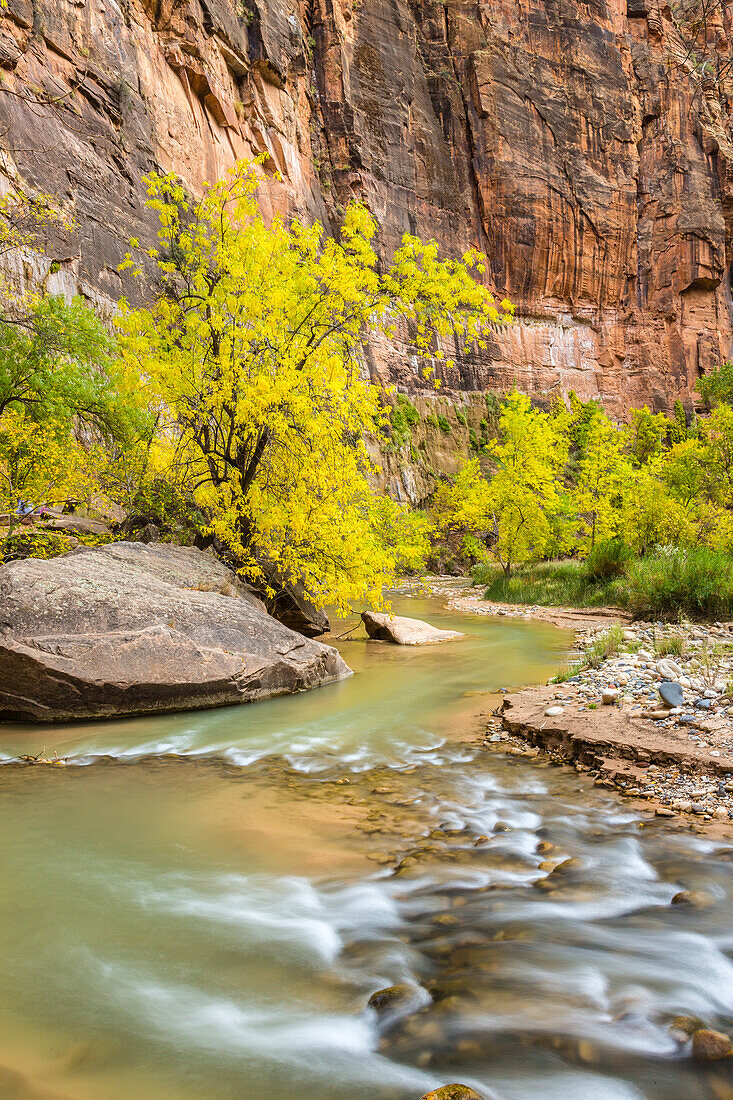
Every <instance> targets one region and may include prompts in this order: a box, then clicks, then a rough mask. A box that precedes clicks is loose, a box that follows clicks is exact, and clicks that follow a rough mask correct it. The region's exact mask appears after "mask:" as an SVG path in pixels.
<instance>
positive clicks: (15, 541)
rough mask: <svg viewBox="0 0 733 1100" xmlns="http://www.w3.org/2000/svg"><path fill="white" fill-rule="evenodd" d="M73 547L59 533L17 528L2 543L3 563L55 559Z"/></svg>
mask: <svg viewBox="0 0 733 1100" xmlns="http://www.w3.org/2000/svg"><path fill="white" fill-rule="evenodd" d="M74 545H75V540H73V539H70V538H69V536H68V535H65V534H64V533H63V532H61V531H44V530H40V529H39V528H37V527H21V528H17V529H16V530H15V531H14V532H13V534H12V535H9V536H8V538H6V539H4V540H3V542H2V547H1V549H2V559H3V561H17V560H18V559H19V558H56V557H58V555H59V554H66V553H67V552H68V551H69V550H71V548H72V547H73V546H74Z"/></svg>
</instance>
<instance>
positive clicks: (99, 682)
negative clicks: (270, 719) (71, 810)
mask: <svg viewBox="0 0 733 1100" xmlns="http://www.w3.org/2000/svg"><path fill="white" fill-rule="evenodd" d="M349 673H350V670H349V668H348V667H347V665H346V664H345V663H344V661H343V660H342V659H341V657H340V655H339V654H338V652H337V651H336V650H335V649H333V648H331V647H330V646H326V645H323V644H322V643H320V642H316V641H313V640H309V639H306V638H304V637H303V636H302V635H300V634H296V633H294V632H293V631H292V630H289V629H288V628H287V627H286V626H283V624H282V623H279V622H277V621H276V620H275V619H273V618H272V617H271V616H269V615H268V614H267V613H266V611H265V610H264V608H263V606H262V604H261V603H260V601H259V599H258V598H257V597H256V596H255V595H253V594H252V593H251V591H250V590H249V589H248V588H247V586H246V585H243V584H242V582H241V581H239V580H238V578H237V577H236V576H235V574H233V573H232V572H230V570H228V569H226V567H225V566H223V565H222V564H221V563H220V562H218V561H217V560H216V559H215V558H214V557H212V556H210V555H208V554H206V553H203V552H202V551H200V550H194V549H192V548H183V547H174V546H167V545H160V544H154V545H148V546H146V545H143V544H141V543H112V544H109V545H107V546H103V547H100V548H98V549H94V550H86V549H85V550H80V551H75V552H73V553H71V554H66V555H64V556H63V557H60V558H55V559H53V560H50V561H42V560H39V559H35V558H27V559H26V560H25V561H16V562H11V563H9V564H7V565H4V566H2V567H0V718H5V719H21V720H32V721H43V722H53V721H65V720H71V719H80V718H103V717H105V718H107V717H114V716H117V715H129V714H148V713H153V712H161V711H175V710H186V709H189V708H193V707H213V706H223V705H227V704H231V703H245V702H250V701H253V700H256V699H265V698H267V697H268V696H272V695H282V694H285V693H288V692H293V691H303V690H305V689H307V688H312V687H318V686H319V685H321V684H325V683H329V682H330V681H332V680H339V679H341V678H342V677H344V676H348V675H349Z"/></svg>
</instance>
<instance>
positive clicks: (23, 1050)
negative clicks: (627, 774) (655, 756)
mask: <svg viewBox="0 0 733 1100" xmlns="http://www.w3.org/2000/svg"><path fill="white" fill-rule="evenodd" d="M396 610H398V611H402V612H403V613H407V614H414V615H418V616H420V617H425V618H428V619H430V620H431V621H432V622H434V623H435V624H436V625H439V626H446V627H453V628H455V629H461V630H464V631H465V632H466V635H467V636H466V637H465V638H464V639H462V640H460V641H456V642H451V643H449V644H446V645H442V646H436V647H428V648H422V649H402V648H399V647H391V646H387V645H382V644H379V643H371V642H365V641H356V640H354V641H349V640H343V641H341V642H339V645H340V647H341V649H342V652H343V654H344V656H345V658H346V660H347V662H348V663H349V664H350V665H351V667H352V668H354V670H355V672H356V675H355V676H354V677H352V678H351V679H349V680H347V681H344V682H342V683H339V684H335V685H331V686H329V687H326V688H322V689H320V690H318V691H314V692H311V693H309V694H307V695H301V696H297V697H288V698H283V699H278V700H273V701H270V702H267V703H260V704H256V705H252V706H248V707H239V708H232V709H227V710H220V711H208V712H199V713H193V714H191V713H189V714H183V715H177V716H168V717H164V718H147V719H135V720H128V721H119V722H114V723H105V724H95V725H83V726H75V727H63V728H61V727H60V728H57V729H49V728H48V727H45V728H43V729H41V728H38V727H25V728H24V727H20V726H13V727H5V728H4V729H3V730H2V741H1V742H0V744H1V745H2V750H3V757H2V759H3V760H4V762H5V763H6V765H7V766H5V767H3V768H0V827H1V828H2V844H1V845H0V875H1V878H0V882H1V883H2V891H1V892H0V968H1V969H2V974H3V980H2V982H0V1096H2V1097H19V1098H20V1097H24V1098H26V1100H30V1098H33V1097H36V1098H40V1097H44V1098H46V1100H50V1098H52V1097H54V1098H56V1100H58V1098H66V1100H91V1098H94V1100H117V1098H120V1100H129V1098H138V1097H140V1098H143V1097H144V1098H146V1100H163V1098H166V1100H168V1098H176V1100H194V1098H196V1100H201V1098H214V1100H218V1098H230V1097H231V1098H234V1097H236V1098H238V1100H255V1098H257V1100H259V1098H264V1100H294V1098H296V1097H297V1098H300V1097H304V1098H309V1100H357V1098H368V1100H417V1098H418V1097H420V1096H421V1095H422V1093H423V1092H426V1091H427V1090H428V1089H430V1088H433V1087H436V1086H437V1085H440V1084H444V1083H447V1082H451V1081H462V1082H464V1083H467V1084H472V1085H473V1086H474V1087H475V1088H477V1089H478V1090H479V1091H480V1092H481V1093H482V1094H483V1095H485V1096H486V1097H487V1098H503V1100H556V1098H557V1100H589V1098H593V1100H632V1098H647V1100H726V1098H727V1100H730V1098H731V1097H733V1075H732V1074H731V1072H730V1068H729V1065H728V1063H721V1064H718V1065H717V1066H713V1067H710V1068H700V1067H696V1066H694V1065H693V1063H692V1062H691V1060H690V1057H689V1043H686V1042H685V1040H684V1036H683V1034H682V1032H681V1031H680V1030H679V1025H677V1027H676V1028H673V1027H672V1026H671V1025H672V1021H673V1020H674V1018H675V1017H677V1016H681V1015H684V1016H688V1017H694V1018H696V1019H700V1020H702V1021H703V1022H704V1023H705V1024H707V1025H712V1026H722V1027H730V1026H731V1024H732V1023H733V964H732V962H731V958H732V957H733V919H732V918H733V903H732V901H731V897H732V894H733V891H732V889H731V887H732V886H733V881H732V880H733V875H732V873H731V872H732V869H733V863H732V861H731V856H732V855H733V845H731V844H730V843H724V842H721V841H717V842H714V841H711V840H706V839H701V838H700V837H699V836H696V835H693V834H690V833H685V832H680V831H675V830H672V829H670V828H669V826H665V824H664V822H663V821H659V820H658V821H656V822H655V821H654V820H653V819H651V820H650V819H649V818H648V817H647V818H646V819H645V820H642V819H641V818H640V815H639V814H638V813H635V812H632V811H630V810H629V809H628V808H626V807H624V805H623V804H622V803H620V802H619V801H618V800H617V799H616V798H615V797H614V796H612V795H609V794H608V792H604V791H601V790H599V789H597V788H594V787H593V786H592V784H591V781H590V780H589V779H588V778H587V777H585V776H579V775H577V774H575V773H574V772H572V771H571V770H569V769H564V768H554V767H550V766H548V765H547V764H546V763H542V762H536V761H535V762H530V761H527V760H525V759H520V758H516V757H511V756H506V755H502V754H500V753H494V752H491V753H489V752H488V751H486V750H485V749H482V748H481V747H480V733H481V729H482V724H483V723H484V720H483V716H484V715H486V714H487V713H489V711H490V710H491V709H492V708H493V707H494V706H495V705H496V701H497V696H496V695H494V694H492V692H495V691H496V690H497V689H498V688H500V687H502V686H506V687H512V686H516V685H518V684H520V683H522V682H534V681H539V680H542V679H544V678H546V676H547V675H548V674H549V673H550V671H551V670H552V668H553V667H555V666H557V665H558V664H559V663H560V661H561V659H562V654H563V652H564V650H565V648H566V647H567V645H568V640H569V639H568V635H566V634H564V633H562V632H560V631H558V630H555V629H554V628H552V627H549V626H544V625H541V624H537V623H526V622H518V621H513V620H507V619H503V620H493V619H486V618H480V617H478V616H476V617H470V616H460V617H458V616H456V615H451V614H449V613H447V612H445V611H443V610H442V608H441V606H440V605H439V604H438V603H436V602H434V601H428V600H422V599H402V600H398V601H397V604H396ZM41 752H43V753H44V754H45V755H46V756H48V755H53V753H54V752H57V753H58V755H59V757H62V758H66V760H67V762H68V763H67V764H66V765H59V766H51V767H48V766H24V765H22V764H19V763H17V757H18V756H20V755H21V754H37V753H41ZM14 759H15V760H16V762H14ZM480 838H483V839H480ZM477 841H478V843H477ZM550 845H552V847H551V848H550V847H549V846H550ZM568 857H572V859H573V862H572V863H571V864H568V865H567V866H566V867H565V868H564V869H563V871H562V872H560V873H557V874H554V875H550V877H548V870H549V869H551V865H552V864H554V863H556V862H559V861H560V860H563V859H566V858H568ZM547 860H549V861H550V867H548V864H547V863H545V864H544V866H543V867H540V864H542V863H543V861H547ZM680 889H688V890H695V891H698V892H700V894H701V895H702V896H703V899H704V900H706V901H707V904H706V905H704V906H702V907H694V908H693V907H688V906H684V905H671V904H670V901H671V899H672V897H673V896H674V894H675V893H676V892H677V891H678V890H680ZM395 983H398V984H402V985H404V986H405V987H406V993H405V997H404V999H403V1000H402V1001H401V1002H397V1004H396V1005H395V1007H394V1009H393V1010H392V1012H391V1013H389V1012H388V1013H387V1014H386V1015H385V1014H382V1015H381V1016H379V1017H378V1016H377V1014H376V1013H375V1012H374V1011H373V1010H371V1009H368V1008H367V1007H366V1003H367V1000H368V998H369V996H370V994H371V993H372V992H374V991H375V990H378V989H380V988H382V987H385V986H389V985H393V984H395Z"/></svg>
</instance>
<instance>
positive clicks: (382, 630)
mask: <svg viewBox="0 0 733 1100" xmlns="http://www.w3.org/2000/svg"><path fill="white" fill-rule="evenodd" d="M361 618H362V622H363V623H364V626H365V627H366V632H367V634H368V635H369V637H370V638H374V639H376V640H377V641H380V642H394V644H395V645H430V644H431V643H432V642H448V641H451V639H453V638H463V637H464V635H463V634H461V633H459V631H457V630H439V629H438V628H437V627H436V626H431V625H430V623H424V622H423V621H422V619H407V618H405V617H404V616H402V615H388V614H386V612H381V611H362V613H361Z"/></svg>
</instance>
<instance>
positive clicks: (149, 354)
mask: <svg viewBox="0 0 733 1100" xmlns="http://www.w3.org/2000/svg"><path fill="white" fill-rule="evenodd" d="M257 168H258V165H257V164H256V163H253V164H246V163H240V164H238V165H237V166H236V167H235V168H234V169H233V170H232V171H231V172H230V173H229V174H228V176H227V177H226V178H225V179H223V180H221V181H219V182H218V183H215V184H213V185H212V186H209V187H207V188H206V190H205V193H204V195H203V197H202V198H201V199H197V200H194V199H191V198H190V197H189V196H188V195H187V194H186V193H185V191H184V189H183V188H182V187H181V186H180V184H179V183H178V181H177V180H176V179H175V178H174V177H172V176H160V175H155V174H153V175H152V176H150V177H149V180H148V190H149V195H150V205H151V207H152V208H153V209H154V210H156V211H157V213H158V215H159V218H160V232H159V247H158V248H157V249H153V250H152V251H151V253H150V255H151V256H152V259H153V261H154V262H155V265H156V266H157V271H158V275H159V278H160V281H161V290H160V293H159V294H158V296H157V299H156V301H155V303H154V304H153V305H152V306H151V307H150V308H149V309H143V310H136V311H134V312H127V313H126V314H124V315H123V318H122V321H121V328H122V344H123V348H124V354H125V357H126V358H127V360H128V361H129V362H133V363H135V364H137V367H138V369H139V371H140V373H141V375H143V376H145V377H146V378H148V379H149V380H150V382H151V386H152V389H153V391H154V393H155V395H156V397H157V400H158V402H159V403H160V406H161V408H162V409H163V410H167V412H168V413H169V416H170V422H171V435H175V436H176V437H177V438H178V439H179V441H180V447H179V451H180V453H181V454H182V455H183V456H184V457H185V459H186V461H187V462H188V463H189V466H190V470H191V475H190V480H191V487H192V489H193V490H194V491H195V492H196V493H197V494H198V499H199V500H200V501H202V502H203V503H205V504H206V505H207V506H208V508H209V510H210V513H211V516H212V519H211V524H210V530H211V531H212V532H213V533H214V534H215V535H217V536H218V538H219V539H221V541H222V542H223V543H225V544H226V545H227V546H228V547H229V548H230V549H231V550H232V551H233V552H234V553H236V555H237V556H238V558H239V559H240V561H241V562H242V570H243V571H244V572H245V573H248V574H249V575H251V576H253V577H257V576H258V575H259V566H258V559H261V558H267V559H269V560H270V561H272V562H274V563H275V564H276V565H277V566H278V567H279V569H281V570H282V571H284V572H285V573H287V574H289V575H290V576H291V577H293V578H297V579H299V580H301V581H302V582H303V583H304V584H305V586H306V588H307V590H308V591H309V593H310V594H311V595H312V596H314V597H315V598H316V599H317V600H318V601H320V602H326V601H335V602H336V603H338V604H340V605H341V606H343V605H345V604H346V603H348V602H349V601H350V600H354V599H361V600H365V601H370V602H375V603H378V602H379V601H380V600H381V588H382V585H383V584H385V583H387V582H389V581H390V580H391V578H392V576H393V574H394V570H395V567H396V565H397V564H398V562H399V561H400V559H401V558H410V557H411V556H414V553H415V545H416V544H419V543H420V540H422V539H424V524H422V525H420V524H419V523H418V524H411V523H409V522H407V521H406V520H405V518H404V516H400V515H399V514H398V513H399V510H397V512H394V511H392V512H389V511H388V510H385V508H384V507H383V506H377V505H376V503H375V499H376V498H375V496H374V494H373V493H372V491H371V489H370V485H369V480H368V476H369V473H370V462H369V458H368V455H367V451H366V447H365V444H364V435H365V433H373V432H376V431H377V430H378V428H379V425H380V424H381V422H382V420H383V417H384V413H383V405H382V401H381V393H380V391H379V389H378V388H377V387H375V386H374V385H372V384H370V383H369V382H368V381H367V380H366V379H365V377H364V369H363V347H364V343H365V340H366V338H367V337H368V335H369V334H370V333H373V332H375V331H378V330H381V331H382V332H385V333H387V334H391V333H393V332H394V331H395V330H396V327H397V326H398V325H401V326H404V327H406V329H407V330H408V331H409V333H410V338H411V341H412V343H413V345H414V347H415V349H416V351H417V352H418V353H419V354H422V355H423V356H425V357H426V358H427V357H429V356H431V355H435V356H436V357H440V345H441V338H447V337H450V338H451V339H454V340H455V339H457V340H458V342H459V343H460V344H461V345H467V344H470V343H471V342H472V341H477V342H481V341H482V339H483V335H484V333H485V331H486V329H487V328H488V326H489V325H491V324H492V323H497V322H499V323H501V322H503V321H506V320H508V319H509V317H510V314H511V306H510V304H509V303H508V302H506V303H502V304H500V305H497V303H495V302H494V299H493V297H492V296H491V294H490V293H489V292H488V290H487V289H486V288H485V287H484V286H482V285H481V284H480V283H478V282H476V280H475V278H474V276H473V270H476V271H478V273H479V274H481V273H483V270H484V257H483V256H482V255H481V254H480V253H479V252H476V251H471V252H469V253H467V254H466V255H464V256H463V257H462V259H461V260H455V261H454V260H441V259H439V257H438V253H437V246H436V245H435V243H434V242H430V243H423V242H422V241H420V240H419V239H418V238H416V237H412V236H409V235H406V236H405V237H404V238H403V240H402V244H401V246H400V248H399V249H398V250H397V251H396V253H395V254H394V256H393V257H392V259H391V260H390V261H389V262H387V263H385V264H384V265H383V266H381V267H380V265H379V264H378V259H377V254H376V252H375V249H374V238H375V234H376V228H377V227H376V224H375V221H374V219H373V217H372V216H371V215H370V213H369V212H368V210H367V209H366V208H365V207H364V206H362V205H359V204H354V205H352V206H351V207H349V208H348V210H347V211H346V214H345V218H344V222H343V225H342V227H341V231H340V234H339V236H338V237H336V238H333V237H328V236H326V234H325V232H324V230H323V228H322V226H320V225H319V224H317V223H316V224H314V225H311V226H306V225H304V224H302V223H301V222H300V221H298V220H294V221H291V222H287V221H286V220H285V219H283V218H276V219H275V221H274V222H273V223H272V224H271V225H270V226H267V225H266V224H265V222H264V220H263V218H262V217H261V215H260V213H259V210H258V206H257V201H256V193H257V188H258V184H259V178H258V173H257ZM136 245H137V242H133V254H134V252H135V246H136ZM133 254H131V255H130V257H128V261H127V262H128V263H129V264H133V263H134V262H135V261H134V260H133V258H132V255H133ZM429 369H430V367H429V366H428V370H429ZM398 520H399V522H398ZM389 523H391V529H392V531H393V535H392V537H386V535H385V525H386V524H389Z"/></svg>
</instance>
